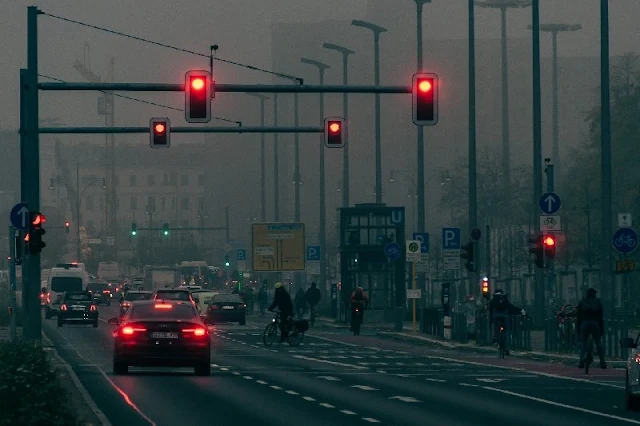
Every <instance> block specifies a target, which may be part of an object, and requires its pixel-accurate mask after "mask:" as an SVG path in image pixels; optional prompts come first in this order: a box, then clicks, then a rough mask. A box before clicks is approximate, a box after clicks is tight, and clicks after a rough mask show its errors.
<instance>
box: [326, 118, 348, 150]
mask: <svg viewBox="0 0 640 426" xmlns="http://www.w3.org/2000/svg"><path fill="white" fill-rule="evenodd" d="M346 130H347V129H346V126H345V122H344V118H340V117H331V118H325V120H324V145H325V146H326V147H327V148H342V147H344V143H345V141H346V140H347V137H346Z"/></svg>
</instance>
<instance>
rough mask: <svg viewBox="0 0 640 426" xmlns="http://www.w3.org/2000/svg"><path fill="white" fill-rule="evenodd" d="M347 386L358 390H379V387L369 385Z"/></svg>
mask: <svg viewBox="0 0 640 426" xmlns="http://www.w3.org/2000/svg"><path fill="white" fill-rule="evenodd" d="M349 387H351V388H356V389H360V390H363V391H377V390H379V389H376V388H372V387H371V386H367V385H352V386H349Z"/></svg>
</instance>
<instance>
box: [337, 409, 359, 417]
mask: <svg viewBox="0 0 640 426" xmlns="http://www.w3.org/2000/svg"><path fill="white" fill-rule="evenodd" d="M340 412H341V413H342V414H346V415H347V416H355V415H356V413H355V412H353V411H351V410H340Z"/></svg>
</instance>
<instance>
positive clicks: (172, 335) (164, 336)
mask: <svg viewBox="0 0 640 426" xmlns="http://www.w3.org/2000/svg"><path fill="white" fill-rule="evenodd" d="M151 337H152V338H154V339H177V338H178V333H167V332H162V331H156V332H153V333H151Z"/></svg>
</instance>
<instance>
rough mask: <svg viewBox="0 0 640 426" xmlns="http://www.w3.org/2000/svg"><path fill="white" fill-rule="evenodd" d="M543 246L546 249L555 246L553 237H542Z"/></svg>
mask: <svg viewBox="0 0 640 426" xmlns="http://www.w3.org/2000/svg"><path fill="white" fill-rule="evenodd" d="M544 245H545V246H547V247H553V246H555V245H556V240H555V239H554V238H553V237H549V236H547V237H544Z"/></svg>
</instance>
